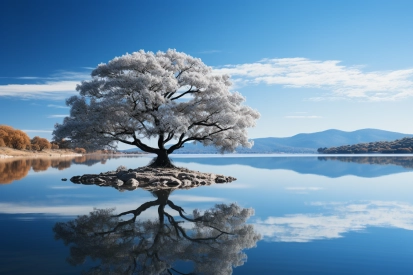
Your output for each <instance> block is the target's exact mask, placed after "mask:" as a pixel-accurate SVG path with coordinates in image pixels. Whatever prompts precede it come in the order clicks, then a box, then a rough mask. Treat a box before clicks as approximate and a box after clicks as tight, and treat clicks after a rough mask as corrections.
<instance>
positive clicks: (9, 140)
mask: <svg viewBox="0 0 413 275" xmlns="http://www.w3.org/2000/svg"><path fill="white" fill-rule="evenodd" d="M0 146H6V147H10V148H13V149H19V150H22V149H26V148H27V147H30V138H29V136H28V135H27V134H26V133H25V132H23V131H21V130H17V129H14V128H13V127H11V126H7V125H0Z"/></svg>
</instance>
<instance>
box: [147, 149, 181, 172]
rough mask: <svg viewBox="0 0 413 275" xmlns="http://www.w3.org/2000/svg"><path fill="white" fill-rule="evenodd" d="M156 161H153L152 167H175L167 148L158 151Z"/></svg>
mask: <svg viewBox="0 0 413 275" xmlns="http://www.w3.org/2000/svg"><path fill="white" fill-rule="evenodd" d="M156 154H157V155H158V156H157V157H156V159H155V161H154V162H152V163H151V164H150V165H149V166H150V167H164V168H173V167H175V166H174V165H173V164H172V162H171V160H170V159H169V156H168V152H167V150H166V149H163V150H162V149H160V150H159V151H158V152H157V153H156Z"/></svg>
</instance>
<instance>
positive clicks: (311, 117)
mask: <svg viewBox="0 0 413 275" xmlns="http://www.w3.org/2000/svg"><path fill="white" fill-rule="evenodd" d="M284 118H310V119H312V118H323V117H322V116H285V117H284Z"/></svg>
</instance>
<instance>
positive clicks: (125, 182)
mask: <svg viewBox="0 0 413 275" xmlns="http://www.w3.org/2000/svg"><path fill="white" fill-rule="evenodd" d="M234 180H236V179H235V178H233V177H227V176H224V175H216V174H212V173H202V172H199V171H193V170H189V169H185V168H177V167H176V168H152V167H140V168H136V169H128V170H127V169H126V168H124V167H122V169H119V168H118V169H117V170H116V171H108V172H102V173H100V174H98V175H95V174H85V175H83V176H74V177H72V178H71V179H70V181H72V182H74V183H82V184H96V185H98V186H112V187H114V188H116V189H118V190H119V191H124V190H129V191H131V190H135V189H136V188H138V187H139V188H143V189H146V190H159V189H179V188H182V189H189V188H193V187H197V186H202V185H211V184H215V183H227V182H232V181H234Z"/></svg>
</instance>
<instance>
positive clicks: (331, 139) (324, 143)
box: [124, 129, 413, 154]
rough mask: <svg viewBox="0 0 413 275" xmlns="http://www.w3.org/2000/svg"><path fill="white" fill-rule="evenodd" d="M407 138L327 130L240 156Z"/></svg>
mask: <svg viewBox="0 0 413 275" xmlns="http://www.w3.org/2000/svg"><path fill="white" fill-rule="evenodd" d="M404 137H413V135H412V134H402V133H397V132H390V131H384V130H378V129H362V130H357V131H353V132H345V131H340V130H335V129H331V130H326V131H322V132H316V133H309V134H298V135H295V136H292V137H285V138H276V137H268V138H256V139H253V141H254V146H253V147H252V148H251V149H246V148H238V149H237V153H260V154H265V153H316V152H317V149H318V148H320V147H323V148H324V147H327V148H328V147H337V146H343V145H351V144H357V143H366V142H377V141H393V140H396V139H402V138H404ZM124 151H126V152H134V151H138V149H128V150H124ZM174 153H181V154H214V153H218V151H217V150H216V149H215V148H214V147H213V146H207V147H205V146H203V145H202V144H199V143H197V144H185V147H184V148H181V149H179V150H176V151H175V152H174Z"/></svg>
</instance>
